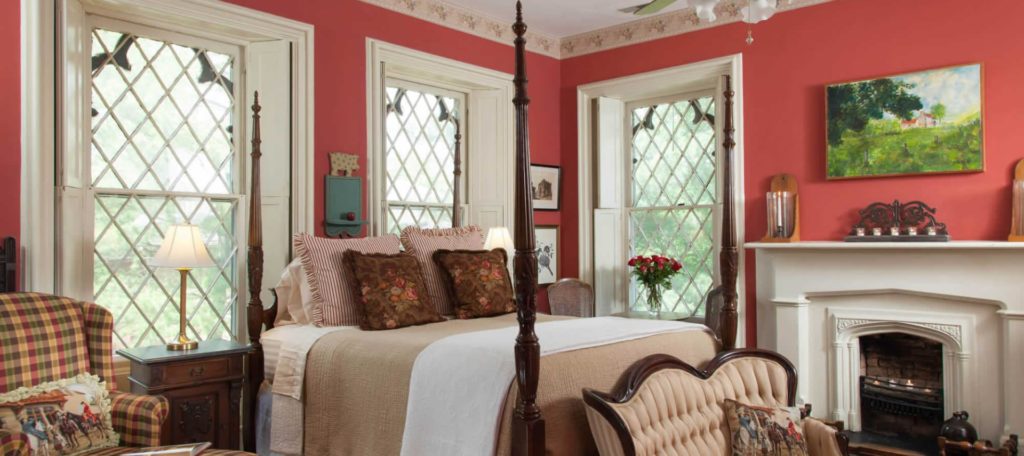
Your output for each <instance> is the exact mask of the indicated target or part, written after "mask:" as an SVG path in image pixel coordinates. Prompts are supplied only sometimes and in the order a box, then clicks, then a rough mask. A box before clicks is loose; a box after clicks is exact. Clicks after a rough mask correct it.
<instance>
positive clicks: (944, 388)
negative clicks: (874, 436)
mask: <svg viewBox="0 0 1024 456" xmlns="http://www.w3.org/2000/svg"><path fill="white" fill-rule="evenodd" d="M858 244H859V243H843V242H795V243H789V244H778V243H763V244H762V243H757V244H747V247H748V248H750V249H756V256H755V259H756V261H757V276H756V280H757V287H756V291H757V309H756V310H757V344H758V345H759V346H761V347H764V348H768V349H772V350H776V351H778V352H780V353H782V354H783V355H785V356H786V357H787V358H789V359H790V360H792V361H793V363H794V365H795V366H796V368H797V372H798V374H799V376H800V377H799V378H800V382H799V383H798V385H797V402H800V403H810V404H813V405H814V410H816V411H817V414H818V415H817V416H821V417H825V418H829V419H833V420H842V421H844V422H845V424H846V426H847V428H848V429H849V430H851V431H853V432H858V431H862V430H863V429H862V428H863V427H868V428H874V429H879V428H881V429H883V430H884V429H885V426H887V424H886V423H890V424H891V423H892V422H893V421H884V422H881V423H879V422H878V421H877V419H878V418H879V416H880V415H882V419H884V420H894V421H898V420H907V421H909V419H907V418H906V417H905V415H903V413H907V414H912V415H913V418H914V420H922V419H926V417H927V415H929V414H930V412H931V411H932V410H933V409H935V408H937V407H935V406H934V404H935V403H936V402H938V401H939V397H941V403H942V415H943V419H945V418H949V417H950V415H951V414H952V413H953V412H954V411H958V410H968V411H970V413H971V422H972V423H973V424H974V426H975V427H976V428H977V429H978V432H979V435H980V436H981V438H984V439H989V440H997V439H998V440H1002V439H1003V438H1005V437H1007V436H1008V435H1009V434H1010V433H1014V432H1019V430H1020V429H1024V407H1016V406H1007V405H1008V404H1014V405H1016V404H1024V389H1022V388H1017V387H1015V386H1016V385H1017V384H1018V383H1019V382H1020V379H1021V378H1024V363H1022V362H1020V350H1019V347H1024V281H1022V280H1021V279H1020V278H1021V277H1024V243H1007V242H987V241H959V242H948V243H920V244H915V243H875V244H871V245H858ZM863 244H870V243H863ZM924 244H935V245H924ZM894 335H898V337H902V336H905V335H909V336H914V337H916V338H918V339H906V341H911V340H912V341H914V344H916V345H914V346H915V347H916V348H914V351H924V352H928V353H931V354H930V355H928V358H929V359H931V360H932V361H930V362H927V363H923V362H922V363H923V364H922V363H915V366H914V367H915V369H914V370H911V371H907V372H903V371H895V370H889V371H882V372H877V371H875V370H873V369H872V370H871V371H870V372H869V371H868V369H867V367H868V365H870V366H871V367H872V368H874V367H886V368H892V369H895V367H894V366H892V363H891V362H888V361H885V362H883V361H881V360H879V361H878V364H879V365H878V366H875V365H873V364H874V363H873V362H871V361H870V359H872V358H871V355H867V356H866V355H865V354H864V352H865V351H871V350H873V348H870V347H871V346H872V345H873V344H874V342H876V341H877V338H878V337H881V338H883V339H888V338H892V337H893V336H894ZM886 343H888V342H886ZM937 345H938V346H939V348H936V346H937ZM937 352H940V353H941V354H940V355H938V356H939V360H940V361H939V362H938V363H936V362H935V361H934V360H935V353H937ZM913 357H914V358H915V359H918V360H919V358H918V357H917V355H914V356H913ZM862 362H863V363H864V364H863V365H862ZM918 364H920V365H918ZM939 364H940V365H941V367H937V365H939ZM928 366H930V367H928ZM899 367H901V368H902V367H905V366H902V365H901V366H899ZM924 367H927V369H926V370H929V371H930V372H931V373H930V374H927V375H924V374H921V373H920V372H916V370H917V369H921V368H924ZM861 377H865V380H862V379H861ZM868 377H870V378H868ZM936 378H939V379H941V381H939V382H935V379H936ZM928 379H931V381H932V382H935V383H928V381H929V380H928ZM875 380H878V382H879V385H877V386H883V385H885V386H893V387H894V388H877V389H876V388H874V386H876V385H874V381H875ZM886 380H895V381H893V382H889V381H886ZM907 380H910V381H911V383H913V385H914V387H915V388H916V387H919V386H922V388H921V391H919V392H920V393H922V394H915V395H912V396H911V397H910V398H909V399H910V400H907V401H901V400H900V399H904V397H903V396H902V395H900V394H898V393H903V391H901V390H900V389H899V388H898V387H897V386H898V385H901V384H902V385H903V386H907V385H906V381H907ZM862 384H864V385H865V386H867V385H870V388H867V389H868V394H867V396H868V397H867V400H865V398H864V397H863V395H862V389H863V387H862ZM924 385H927V386H924ZM933 386H934V387H933ZM925 388H927V389H930V390H932V392H931V394H933V395H931V396H928V394H926V393H925V391H924V389H925ZM939 389H941V396H939V395H938V390H939ZM915 393H918V391H915ZM875 405H878V406H879V407H876V406H875ZM865 406H867V407H865ZM879 409H881V411H882V412H886V411H888V412H891V413H884V414H882V413H878V412H879V411H880V410H879ZM865 420H866V421H867V422H865ZM928 420H929V422H931V421H930V418H928ZM914 422H916V421H914ZM862 424H863V425H865V426H862ZM904 425H906V429H904V432H914V431H913V429H914V428H915V427H916V426H917V425H916V424H908V423H904ZM920 426H921V428H923V427H924V425H923V424H922V425H920ZM933 429H934V428H933ZM934 438H935V435H934V431H933V432H932V436H931V437H930V438H929V442H930V443H931V444H933V445H934V442H935V440H934Z"/></svg>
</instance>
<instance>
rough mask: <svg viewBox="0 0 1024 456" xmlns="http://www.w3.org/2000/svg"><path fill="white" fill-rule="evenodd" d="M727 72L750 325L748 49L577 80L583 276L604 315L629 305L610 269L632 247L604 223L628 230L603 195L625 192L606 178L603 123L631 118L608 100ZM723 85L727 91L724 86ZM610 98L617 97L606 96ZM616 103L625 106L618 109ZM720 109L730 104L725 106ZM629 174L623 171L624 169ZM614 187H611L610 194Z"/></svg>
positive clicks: (741, 286) (742, 320)
mask: <svg viewBox="0 0 1024 456" xmlns="http://www.w3.org/2000/svg"><path fill="white" fill-rule="evenodd" d="M721 76H731V78H732V81H733V86H732V90H733V92H734V94H735V95H734V97H733V113H734V114H733V125H734V127H735V128H736V134H735V135H734V139H735V141H736V147H735V149H734V150H733V160H732V164H733V174H732V182H731V183H732V189H733V193H734V199H733V203H734V204H733V206H734V211H733V214H732V215H733V217H734V220H735V221H736V227H735V228H736V237H737V239H739V241H740V245H739V249H738V250H739V252H738V261H739V265H740V267H739V271H738V275H737V291H738V302H737V312H738V314H739V315H738V320H739V321H738V323H739V325H740V328H745V327H747V326H749V325H748V321H747V319H746V315H747V312H746V309H747V299H746V298H747V296H746V295H747V293H746V268H745V267H744V266H743V265H744V264H745V262H746V252H745V249H744V248H743V246H742V242H743V239H745V237H746V232H745V224H744V220H745V209H744V207H745V204H746V199H745V198H746V194H745V188H744V182H745V181H744V169H743V162H744V159H743V156H744V150H745V147H744V144H745V140H744V131H745V130H744V122H743V112H744V87H743V79H744V78H743V55H742V54H730V55H724V56H721V57H716V58H711V59H708V60H703V61H698V62H693V63H688V64H684V65H679V66H675V67H670V68H664V69H660V70H655V71H650V72H646V73H639V74H635V75H630V76H625V77H619V78H615V79H608V80H603V81H596V82H592V83H587V84H582V85H580V86H578V87H576V125H577V130H576V140H577V174H576V175H577V179H578V186H579V194H578V207H579V208H580V210H579V213H578V223H579V239H578V245H579V250H578V252H579V263H578V264H579V277H580V279H581V280H583V281H585V282H587V283H590V284H592V285H593V286H594V289H595V291H596V292H597V293H596V295H597V296H598V301H597V303H596V305H597V315H608V314H612V313H615V312H621V311H624V310H626V306H625V304H626V300H627V298H628V296H627V295H628V293H627V292H628V290H625V289H623V287H622V286H621V284H618V283H617V282H616V280H615V279H614V278H613V277H610V276H609V274H610V273H615V272H616V271H619V270H621V269H624V268H625V267H626V266H625V262H626V259H627V258H626V253H625V249H624V246H623V245H616V242H620V241H618V239H621V237H620V236H619V235H618V234H615V235H606V233H602V232H601V231H600V230H599V229H598V228H599V227H606V228H610V229H611V230H613V231H614V230H621V229H625V224H624V222H623V217H622V215H621V210H618V209H614V208H607V209H606V205H605V203H604V201H603V199H604V198H605V197H606V196H609V194H610V195H613V196H614V195H621V194H622V191H621V187H622V186H623V185H624V184H623V183H622V182H621V180H620V181H612V182H603V181H602V178H601V177H602V176H600V175H599V171H600V170H601V169H602V167H603V166H605V165H606V163H605V162H604V160H603V159H602V157H601V155H600V154H599V152H600V149H601V146H602V142H603V139H604V138H602V136H603V134H602V128H600V127H603V126H607V125H606V121H608V122H612V123H617V124H618V125H623V126H624V125H626V124H627V123H628V121H627V120H626V119H625V117H624V116H623V117H621V118H617V119H614V121H612V120H610V119H606V118H605V116H604V115H603V112H602V111H603V110H602V109H600V108H602V107H607V108H608V112H613V111H616V110H622V111H624V110H625V106H624V105H625V102H626V101H630V100H636V99H646V98H653V97H658V96H664V95H668V94H672V93H680V92H686V91H689V90H692V89H694V88H699V87H709V86H714V85H717V84H716V83H715V82H713V81H716V80H717V81H719V82H720V81H721ZM718 91H719V92H721V90H718ZM606 101H611V102H609V103H605V102H606ZM615 102H618V103H619V104H620V108H619V109H616V108H615V104H616V103H615ZM718 109H719V111H721V110H722V109H723V107H722V106H719V107H718ZM615 143H616V144H619V146H618V148H619V149H620V152H621V148H622V147H623V146H622V145H621V144H624V141H616V142H615ZM613 161H614V164H615V166H619V167H621V166H622V163H623V161H622V160H613ZM619 174H621V172H620V173H619ZM606 190H610V191H609V192H608V194H606V192H605V191H606ZM746 334H747V332H746V331H745V330H743V329H741V330H740V331H739V332H738V334H737V346H738V347H743V346H745V345H746Z"/></svg>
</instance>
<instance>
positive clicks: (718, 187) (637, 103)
mask: <svg viewBox="0 0 1024 456" xmlns="http://www.w3.org/2000/svg"><path fill="white" fill-rule="evenodd" d="M701 97H710V98H712V99H714V102H715V114H716V116H718V115H721V114H722V113H721V111H722V110H721V105H722V102H723V100H722V94H720V93H717V90H716V88H715V87H707V88H699V89H694V90H688V91H685V92H680V93H676V94H671V95H660V96H657V97H651V98H645V99H640V100H633V101H628V102H626V103H625V117H626V124H627V127H628V129H627V130H626V132H627V133H626V134H624V135H623V136H624V139H625V141H626V145H625V146H624V147H625V149H624V150H625V151H626V153H625V154H623V155H624V157H625V164H624V166H623V171H624V172H625V185H624V186H623V193H624V195H623V200H622V202H623V205H622V207H623V210H624V215H623V219H624V222H625V224H626V226H625V229H624V230H623V235H624V241H623V242H624V245H625V246H626V249H627V251H628V252H630V256H632V255H633V253H632V252H633V241H634V232H633V227H632V223H631V219H630V217H631V215H632V213H633V211H635V210H648V211H650V210H676V209H679V210H692V209H700V208H705V209H706V208H710V209H711V223H712V227H713V228H712V230H711V243H712V244H711V245H712V249H713V250H712V253H711V257H712V260H711V263H712V264H711V279H712V284H713V286H712V288H714V287H715V286H719V285H721V279H722V277H721V276H722V274H721V269H720V261H721V258H720V253H721V252H722V214H723V209H724V206H725V202H724V201H723V200H722V199H721V195H722V192H723V191H724V185H723V184H724V181H725V179H724V176H723V175H722V171H723V170H722V158H723V153H722V152H723V151H724V149H723V147H722V140H723V138H722V131H721V129H720V128H719V125H715V126H714V130H715V142H714V145H715V202H714V203H713V204H697V205H681V206H674V207H666V206H658V207H645V208H642V209H640V208H636V207H634V203H633V190H634V189H633V184H634V182H633V162H632V159H633V136H632V134H631V131H632V130H631V128H632V127H633V125H632V113H633V111H634V110H635V109H637V108H643V107H648V106H652V105H659V104H666V103H673V104H674V103H678V102H680V101H685V100H691V99H695V98H701ZM626 275H627V280H628V281H629V285H628V286H627V289H628V296H627V300H626V305H627V306H629V309H630V310H633V309H634V307H633V306H634V305H635V304H637V302H636V301H637V290H636V284H635V282H634V281H633V280H632V279H631V278H628V271H627V274H626ZM701 304H703V303H696V304H695V305H696V306H700V305H701ZM697 312H698V313H700V309H699V307H698V309H697Z"/></svg>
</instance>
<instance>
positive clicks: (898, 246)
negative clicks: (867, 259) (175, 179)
mask: <svg viewBox="0 0 1024 456" xmlns="http://www.w3.org/2000/svg"><path fill="white" fill-rule="evenodd" d="M744 247H746V248H748V249H757V250H1019V251H1024V242H1005V241H950V242H842V241H802V242H748V243H746V244H745V245H744Z"/></svg>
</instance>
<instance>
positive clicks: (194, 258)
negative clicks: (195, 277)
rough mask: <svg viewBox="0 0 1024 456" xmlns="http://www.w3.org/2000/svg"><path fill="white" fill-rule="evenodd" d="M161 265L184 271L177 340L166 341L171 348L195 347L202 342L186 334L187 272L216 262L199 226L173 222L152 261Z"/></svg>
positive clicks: (188, 348)
mask: <svg viewBox="0 0 1024 456" xmlns="http://www.w3.org/2000/svg"><path fill="white" fill-rule="evenodd" d="M149 264H150V266H154V267H158V268H174V269H177V270H178V271H179V272H180V273H181V287H180V290H181V298H180V301H179V303H178V306H179V308H178V315H179V318H178V323H179V327H178V339H177V341H175V342H171V343H169V344H167V349H168V350H194V349H196V348H197V347H199V343H198V342H196V341H194V340H190V339H189V338H188V336H186V335H185V308H186V303H185V301H186V295H187V293H186V285H187V283H188V272H189V271H191V270H192V268H208V267H213V266H214V265H215V264H214V262H213V259H211V258H210V253H209V252H208V251H207V250H206V244H204V243H203V238H202V235H201V234H200V233H199V227H198V226H195V225H174V226H172V227H171V228H170V229H169V230H167V233H166V234H165V236H164V242H163V244H161V245H160V250H157V252H156V256H154V257H153V259H152V260H150V262H149Z"/></svg>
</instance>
